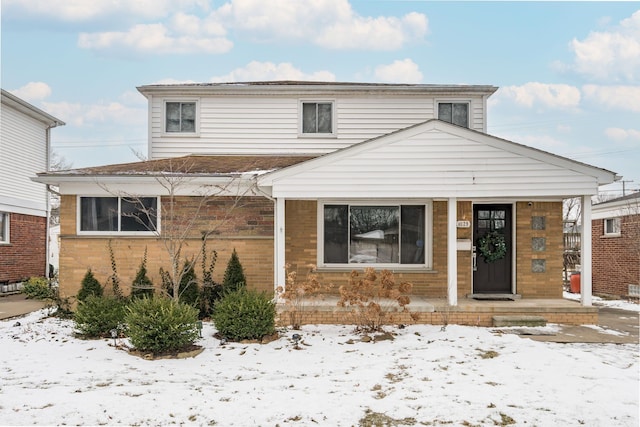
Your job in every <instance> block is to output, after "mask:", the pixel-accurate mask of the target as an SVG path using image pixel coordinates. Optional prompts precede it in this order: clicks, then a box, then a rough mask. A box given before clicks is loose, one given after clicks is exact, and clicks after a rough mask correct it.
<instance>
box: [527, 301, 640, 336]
mask: <svg viewBox="0 0 640 427" xmlns="http://www.w3.org/2000/svg"><path fill="white" fill-rule="evenodd" d="M561 328H562V329H561V330H560V331H559V332H557V333H556V334H553V335H521V336H523V337H527V338H531V339H533V340H536V341H548V342H558V343H608V344H638V343H640V338H639V332H640V313H638V312H637V311H627V310H620V309H617V308H608V307H599V313H598V326H597V327H594V326H593V325H590V326H584V325H583V326H573V325H561Z"/></svg>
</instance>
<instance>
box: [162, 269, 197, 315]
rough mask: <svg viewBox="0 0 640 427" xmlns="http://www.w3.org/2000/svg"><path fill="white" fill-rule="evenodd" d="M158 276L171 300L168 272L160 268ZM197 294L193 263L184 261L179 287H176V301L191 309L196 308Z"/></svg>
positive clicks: (171, 291)
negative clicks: (187, 305)
mask: <svg viewBox="0 0 640 427" xmlns="http://www.w3.org/2000/svg"><path fill="white" fill-rule="evenodd" d="M160 276H161V277H162V283H163V285H164V287H165V289H166V290H167V293H168V294H169V296H170V297H172V298H173V297H174V295H173V286H172V285H171V278H170V277H169V274H168V272H166V271H165V270H163V269H162V268H161V269H160ZM199 293H200V291H199V290H198V278H197V277H196V272H195V269H194V268H193V261H188V260H185V262H184V266H183V267H182V276H181V277H180V285H179V286H178V300H179V301H180V302H182V303H185V304H189V305H190V306H192V307H198V299H199V296H200V295H199Z"/></svg>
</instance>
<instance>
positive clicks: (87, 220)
mask: <svg viewBox="0 0 640 427" xmlns="http://www.w3.org/2000/svg"><path fill="white" fill-rule="evenodd" d="M79 199H80V200H79V215H78V217H79V224H78V225H79V227H78V231H79V232H80V233H87V234H100V233H132V234H151V233H156V232H158V231H159V224H158V198H157V197H80V198H79Z"/></svg>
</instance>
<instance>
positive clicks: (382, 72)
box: [375, 58, 422, 83]
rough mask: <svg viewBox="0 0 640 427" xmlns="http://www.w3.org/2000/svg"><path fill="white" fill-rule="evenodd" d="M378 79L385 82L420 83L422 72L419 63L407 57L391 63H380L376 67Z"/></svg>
mask: <svg viewBox="0 0 640 427" xmlns="http://www.w3.org/2000/svg"><path fill="white" fill-rule="evenodd" d="M375 77H376V79H377V80H379V81H381V82H385V83H420V82H422V73H421V72H420V68H419V67H418V64H416V63H415V62H413V61H412V60H411V59H409V58H407V59H404V60H402V61H400V60H397V61H394V62H393V63H391V64H387V65H379V66H377V67H376V69H375Z"/></svg>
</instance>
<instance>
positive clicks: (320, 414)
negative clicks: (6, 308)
mask: <svg viewBox="0 0 640 427" xmlns="http://www.w3.org/2000/svg"><path fill="white" fill-rule="evenodd" d="M17 321H18V322H20V326H16V325H15V324H16V322H17ZM390 331H392V332H393V333H394V334H395V339H394V340H393V341H391V340H388V341H378V342H368V343H366V342H361V341H360V337H359V336H357V335H354V334H353V333H352V328H351V327H348V326H307V327H304V328H303V330H302V331H301V332H300V334H301V335H302V343H301V344H300V345H299V348H300V349H295V348H294V344H293V341H292V340H291V337H292V335H293V334H294V333H296V331H284V332H283V336H282V337H281V338H280V339H279V340H277V341H274V342H271V343H269V344H265V345H259V344H237V343H228V344H226V345H224V346H221V345H220V342H219V341H218V340H216V339H214V338H213V337H212V335H213V334H214V332H215V330H214V328H213V326H212V325H211V324H207V323H205V325H204V330H203V335H204V338H203V339H201V340H200V341H199V342H198V344H200V345H202V346H203V347H205V351H204V352H203V353H202V354H200V355H199V356H197V357H195V358H191V359H183V360H155V361H149V360H143V359H141V358H138V357H134V356H131V355H129V354H127V353H126V352H125V351H122V350H117V349H115V348H114V347H113V340H98V341H83V340H79V339H76V338H74V337H73V323H72V322H71V321H65V320H60V319H56V318H45V312H44V311H39V312H36V313H32V314H31V315H29V316H27V317H24V318H20V319H12V320H7V321H2V322H0V349H1V351H2V359H3V362H2V368H1V370H0V424H2V425H44V424H46V425H52V424H58V425H59V424H66V425H100V424H103V425H104V424H109V425H113V424H125V425H167V424H180V425H217V426H249V425H256V426H276V425H279V426H282V427H284V426H312V425H318V426H352V425H353V426H358V425H371V424H367V423H366V421H367V420H371V419H373V418H375V417H379V418H383V419H385V420H386V421H387V422H388V423H389V424H385V425H416V426H423V425H426V426H440V425H454V426H487V425H518V426H523V425H526V426H583V425H586V426H591V427H593V426H606V427H611V426H637V425H638V422H639V420H638V402H639V388H638V386H639V356H638V350H639V348H638V345H635V344H632V345H611V344H609V345H604V344H603V345H594V344H554V343H542V342H536V341H532V340H529V339H525V338H520V337H518V336H517V335H513V334H498V333H494V332H493V331H492V330H491V329H487V328H476V327H461V326H449V327H448V328H447V329H446V330H445V331H441V329H440V327H438V326H428V325H419V326H410V327H406V328H403V329H390Z"/></svg>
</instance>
